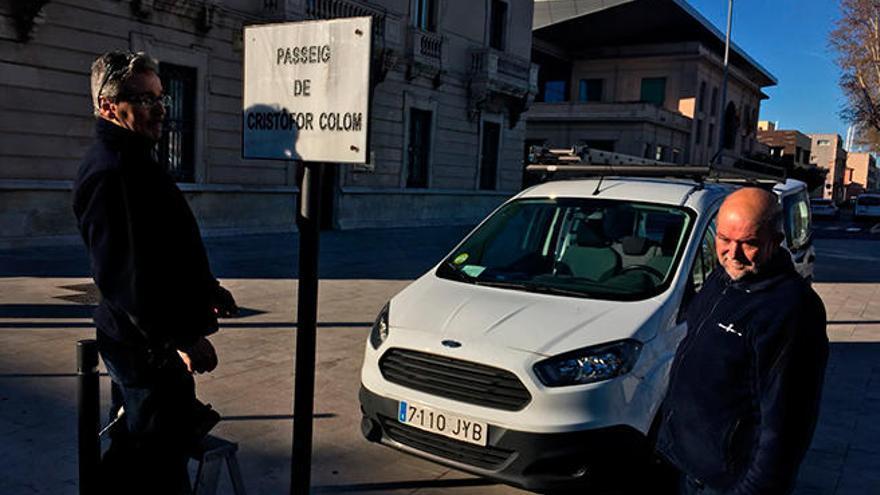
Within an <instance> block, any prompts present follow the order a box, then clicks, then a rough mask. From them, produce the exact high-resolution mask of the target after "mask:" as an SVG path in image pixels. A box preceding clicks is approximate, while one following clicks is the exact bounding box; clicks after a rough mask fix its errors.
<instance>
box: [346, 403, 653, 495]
mask: <svg viewBox="0 0 880 495" xmlns="http://www.w3.org/2000/svg"><path fill="white" fill-rule="evenodd" d="M360 403H361V412H362V414H363V418H362V422H361V430H362V432H363V434H364V437H366V439H367V440H369V441H371V442H378V443H382V444H384V445H387V446H390V447H394V448H396V449H399V450H402V451H404V452H407V453H410V454H414V455H417V456H420V457H423V458H426V459H429V460H431V461H434V462H437V463H440V464H444V465H447V466H450V467H453V468H456V469H459V470H462V471H467V472H470V473H473V474H476V475H479V476H483V477H486V478H492V479H496V480H499V481H501V482H504V483H507V484H511V485H515V486H519V487H522V488H525V489H527V490H534V491H555V490H565V491H567V490H571V489H574V488H583V487H590V488H602V487H616V488H621V487H623V486H624V485H625V484H627V483H632V482H633V481H637V480H634V479H633V478H638V476H637V475H636V476H633V474H634V473H638V472H639V471H640V470H641V469H642V468H643V467H644V466H646V465H647V463H648V461H649V459H650V454H651V448H650V445H649V443H648V441H647V439H646V437H645V435H644V434H642V433H641V432H640V431H638V430H636V429H635V428H632V427H629V426H625V425H619V426H611V427H606V428H597V429H589V430H579V431H570V432H564V433H535V432H527V431H517V430H513V429H508V428H502V427H499V426H495V425H492V424H491V423H490V424H489V434H488V443H487V445H486V446H485V447H481V446H478V445H472V444H468V443H465V442H461V441H458V440H453V439H449V438H446V437H444V436H441V435H436V434H433V433H430V432H426V431H422V430H419V429H416V428H413V427H411V426H407V425H404V424H401V423H399V422H398V421H397V419H396V418H397V411H398V405H399V404H398V401H396V400H394V399H388V398H385V397H381V396H379V395H377V394H375V393H373V392H371V391H369V390H367V389H366V388H365V387H364V386H363V385H361V389H360ZM626 486H629V485H626Z"/></svg>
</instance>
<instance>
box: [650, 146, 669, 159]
mask: <svg viewBox="0 0 880 495" xmlns="http://www.w3.org/2000/svg"><path fill="white" fill-rule="evenodd" d="M653 158H654V159H655V160H657V161H663V160H666V146H663V145H661V144H658V145H657V146H655V147H654V156H653Z"/></svg>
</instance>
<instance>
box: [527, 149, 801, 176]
mask: <svg viewBox="0 0 880 495" xmlns="http://www.w3.org/2000/svg"><path fill="white" fill-rule="evenodd" d="M728 162H729V163H720V164H714V165H676V164H672V163H669V162H663V161H659V160H651V159H648V158H640V157H637V156H632V155H625V154H622V153H612V152H609V151H602V150H595V149H591V148H590V147H588V146H573V147H571V148H561V149H560V148H547V147H544V146H532V147H530V148H529V165H527V166H526V171H528V172H536V173H543V174H544V176H543V177H542V179H543V180H545V181H546V180H550V179H554V178H567V179H575V178H583V177H605V176H618V177H672V178H682V179H692V180H696V181H698V182H705V181H713V182H734V183H736V182H741V183H761V184H765V185H768V184H775V183H778V182H784V181H785V169H784V168H782V167H777V166H775V165H771V164H769V163H764V162H759V161H756V160H749V159H745V158H742V159H739V160H735V161H734V160H728Z"/></svg>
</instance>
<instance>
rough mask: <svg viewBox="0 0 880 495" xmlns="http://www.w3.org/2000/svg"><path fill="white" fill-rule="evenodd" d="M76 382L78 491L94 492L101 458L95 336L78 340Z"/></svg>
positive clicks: (83, 493)
mask: <svg viewBox="0 0 880 495" xmlns="http://www.w3.org/2000/svg"><path fill="white" fill-rule="evenodd" d="M76 383H77V387H76V405H77V413H78V414H77V418H78V421H79V423H78V446H79V493H80V495H86V494H94V493H96V492H97V491H98V461H99V460H100V458H101V439H100V438H99V437H98V430H99V429H100V425H101V416H100V412H99V411H100V402H101V398H100V388H99V387H100V384H99V382H98V343H97V342H96V341H95V340H94V339H87V340H80V341H79V342H77V343H76Z"/></svg>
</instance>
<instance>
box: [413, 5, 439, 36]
mask: <svg viewBox="0 0 880 495" xmlns="http://www.w3.org/2000/svg"><path fill="white" fill-rule="evenodd" d="M413 2H414V8H413V21H414V23H415V25H416V27H417V28H421V29H423V30H425V31H436V30H437V1H436V0H413Z"/></svg>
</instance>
